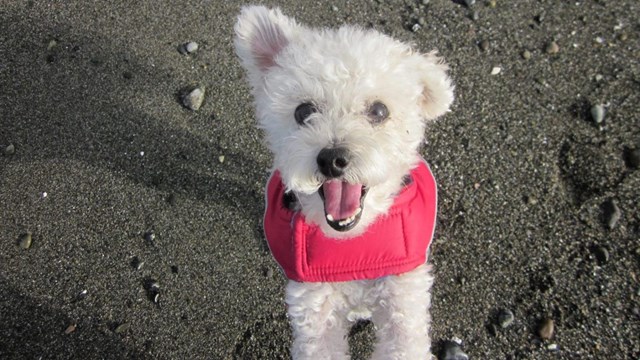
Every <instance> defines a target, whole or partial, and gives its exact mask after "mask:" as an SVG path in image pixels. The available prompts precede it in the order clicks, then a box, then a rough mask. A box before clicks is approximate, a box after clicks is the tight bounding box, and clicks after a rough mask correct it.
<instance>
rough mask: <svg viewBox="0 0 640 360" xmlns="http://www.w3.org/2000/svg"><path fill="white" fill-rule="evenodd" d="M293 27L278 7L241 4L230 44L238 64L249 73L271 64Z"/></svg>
mask: <svg viewBox="0 0 640 360" xmlns="http://www.w3.org/2000/svg"><path fill="white" fill-rule="evenodd" d="M297 28H298V25H297V24H296V22H295V20H293V19H291V18H288V17H286V16H284V15H283V14H282V12H281V11H280V9H277V8H276V9H273V10H271V9H267V8H266V7H264V6H247V7H243V8H242V12H241V13H240V16H239V17H238V22H237V23H236V25H235V27H234V30H235V33H236V37H235V39H234V44H235V47H236V53H237V54H238V56H239V57H240V60H242V65H243V66H244V67H245V68H246V69H247V71H249V73H250V74H251V75H259V74H260V73H264V72H266V71H267V70H268V69H269V68H271V67H272V66H274V65H275V57H276V56H277V55H278V53H279V52H280V51H282V49H284V48H285V47H286V46H287V44H289V41H290V40H291V38H292V35H293V33H294V31H295V30H296V29H297Z"/></svg>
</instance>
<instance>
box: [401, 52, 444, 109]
mask: <svg viewBox="0 0 640 360" xmlns="http://www.w3.org/2000/svg"><path fill="white" fill-rule="evenodd" d="M411 60H412V61H413V62H414V68H417V72H418V74H419V79H420V82H421V83H422V86H423V90H422V96H421V97H420V106H421V107H422V109H423V113H424V116H425V119H427V120H433V119H435V118H437V117H438V116H440V115H442V114H444V113H446V112H447V111H449V107H450V106H451V103H452V102H453V88H454V87H453V84H452V83H451V79H450V78H449V75H447V70H448V69H449V67H448V66H447V65H446V64H445V63H444V61H442V60H441V59H440V58H439V57H438V56H436V53H435V52H431V53H428V54H418V53H414V54H412V55H411Z"/></svg>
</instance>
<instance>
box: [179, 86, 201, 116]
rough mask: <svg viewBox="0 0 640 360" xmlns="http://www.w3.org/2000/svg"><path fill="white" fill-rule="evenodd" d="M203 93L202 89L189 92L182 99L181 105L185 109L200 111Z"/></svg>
mask: <svg viewBox="0 0 640 360" xmlns="http://www.w3.org/2000/svg"><path fill="white" fill-rule="evenodd" d="M204 91H205V90H204V87H202V88H195V89H193V90H191V92H189V93H188V94H187V95H185V96H184V97H183V98H182V104H184V106H185V107H186V108H187V109H190V110H193V111H196V110H198V109H200V107H201V106H202V102H203V101H204Z"/></svg>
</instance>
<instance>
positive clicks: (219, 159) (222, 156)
mask: <svg viewBox="0 0 640 360" xmlns="http://www.w3.org/2000/svg"><path fill="white" fill-rule="evenodd" d="M218 162H219V163H220V164H222V163H224V155H220V156H218Z"/></svg>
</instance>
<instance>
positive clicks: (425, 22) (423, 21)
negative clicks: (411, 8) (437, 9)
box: [418, 16, 427, 26]
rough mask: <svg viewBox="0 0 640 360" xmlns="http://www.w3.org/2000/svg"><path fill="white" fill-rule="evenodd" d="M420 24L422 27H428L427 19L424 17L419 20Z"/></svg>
mask: <svg viewBox="0 0 640 360" xmlns="http://www.w3.org/2000/svg"><path fill="white" fill-rule="evenodd" d="M418 24H420V26H425V25H427V19H425V18H424V16H420V17H419V18H418Z"/></svg>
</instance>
